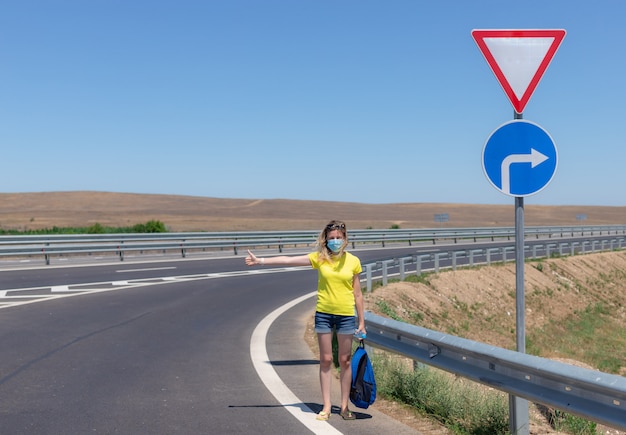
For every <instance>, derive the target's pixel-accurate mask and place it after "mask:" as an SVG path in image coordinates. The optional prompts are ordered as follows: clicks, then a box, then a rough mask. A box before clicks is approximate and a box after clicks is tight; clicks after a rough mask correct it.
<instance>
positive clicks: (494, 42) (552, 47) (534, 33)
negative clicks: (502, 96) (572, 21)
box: [472, 29, 565, 113]
mask: <svg viewBox="0 0 626 435" xmlns="http://www.w3.org/2000/svg"><path fill="white" fill-rule="evenodd" d="M472 37H473V38H474V41H476V44H477V45H478V48H479V49H480V51H481V53H482V54H483V56H484V57H485V59H486V60H487V63H488V64H489V66H490V67H491V70H492V71H493V73H494V74H495V75H496V78H497V79H498V82H500V85H501V86H502V88H503V89H504V92H505V93H506V95H507V97H509V100H510V101H511V104H512V105H513V108H514V109H515V111H516V112H517V113H522V112H523V111H524V107H526V104H527V103H528V101H529V100H530V97H531V96H532V94H533V92H534V91H535V88H536V87H537V85H538V84H539V81H540V80H541V77H542V76H543V73H544V72H545V71H546V69H548V65H549V64H550V61H552V58H553V57H554V55H555V53H556V51H557V49H558V48H559V45H561V42H562V41H563V38H565V30H563V29H556V30H472Z"/></svg>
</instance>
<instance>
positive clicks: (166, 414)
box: [0, 250, 414, 434]
mask: <svg viewBox="0 0 626 435" xmlns="http://www.w3.org/2000/svg"><path fill="white" fill-rule="evenodd" d="M390 255H394V254H393V253H391V252H390V251H389V250H387V251H384V252H383V253H380V252H376V251H366V252H363V253H361V254H360V256H361V257H362V260H364V261H371V260H372V259H374V258H377V257H381V256H383V257H385V258H386V257H388V256H390ZM315 284H316V273H315V271H313V270H300V269H290V270H288V271H285V270H270V269H258V268H247V267H246V266H245V265H244V264H243V258H242V257H237V258H223V259H219V258H213V259H182V260H181V259H173V260H172V259H170V260H164V261H158V262H156V261H155V262H148V263H137V262H132V260H130V259H127V261H125V262H124V263H112V264H103V263H101V264H99V265H87V264H81V265H74V266H73V265H71V264H67V265H65V266H64V267H55V266H47V267H46V266H42V267H37V268H27V267H24V265H21V266H20V267H16V268H14V269H12V270H0V352H1V353H0V355H1V362H0V434H68V433H72V434H79V433H81V434H82V433H105V434H113V433H115V434H139V433H142V434H144V433H145V434H173V433H181V434H205V433H211V434H212V433H215V434H226V433H262V434H270V433H271V434H275V433H285V434H295V433H307V432H308V431H307V429H306V428H307V427H308V424H307V422H310V423H311V425H312V426H315V427H314V428H312V429H311V428H309V429H311V430H312V431H314V432H316V433H342V432H341V431H345V433H350V432H353V431H354V429H356V428H357V427H358V428H359V430H358V432H359V433H381V431H382V432H389V431H394V432H397V433H414V432H413V431H410V430H409V429H408V428H406V427H404V426H402V425H398V424H397V423H395V422H393V421H392V420H389V419H388V418H386V417H385V416H383V415H380V414H379V413H377V412H376V411H375V409H372V408H370V409H369V410H367V411H364V412H363V413H359V417H360V419H359V420H357V421H356V422H344V421H342V420H341V419H340V418H339V416H338V415H337V416H333V417H335V418H331V421H330V424H324V425H323V426H319V424H317V423H313V422H314V412H316V411H317V410H318V409H319V408H318V407H319V385H318V380H317V359H316V358H317V356H315V355H312V354H311V352H310V350H309V349H308V347H306V345H305V344H304V342H303V340H302V336H303V333H304V329H303V328H304V326H303V322H304V320H305V318H306V315H307V313H308V314H309V315H310V313H311V312H312V307H313V305H311V304H312V299H308V301H309V302H307V301H304V302H302V303H301V304H298V305H296V306H295V307H293V308H292V309H290V310H288V311H286V312H285V313H284V314H282V315H281V316H279V317H278V318H277V319H276V320H275V321H274V322H273V323H272V324H271V327H270V329H269V331H268V336H267V337H268V338H267V352H268V356H269V359H270V361H271V364H272V366H273V368H274V369H275V370H276V372H277V373H278V374H279V376H280V378H281V379H284V382H285V383H286V384H287V388H288V389H290V391H293V392H294V394H296V396H297V397H298V401H297V402H298V403H292V404H284V403H281V402H280V401H279V400H278V399H277V398H276V397H275V395H274V394H273V393H272V391H271V389H272V388H270V387H269V386H268V385H266V383H264V381H263V380H262V379H261V378H260V376H259V374H258V373H257V371H256V370H255V367H254V365H253V361H252V359H251V350H250V345H251V337H252V334H253V332H254V331H255V328H257V325H259V323H260V322H262V321H263V320H264V319H266V318H267V316H268V314H270V313H272V312H273V311H275V310H276V309H277V307H281V306H283V305H284V304H287V303H289V302H290V301H293V300H294V299H296V298H298V297H301V296H303V295H306V294H309V293H311V292H313V291H314V290H315ZM68 295H72V297H65V296H68ZM290 407H296V408H298V409H299V410H300V412H301V413H302V414H306V415H305V416H304V420H303V421H304V423H303V422H302V421H300V420H299V419H298V418H296V417H294V414H293V412H290ZM307 419H308V420H307ZM348 423H352V424H358V425H360V426H354V425H353V426H346V424H348ZM396 425H397V426H396ZM335 426H337V427H338V428H339V431H335V429H334V427H335ZM318 427H322V429H317V428H318ZM383 428H386V429H385V430H383ZM333 431H335V432H333Z"/></svg>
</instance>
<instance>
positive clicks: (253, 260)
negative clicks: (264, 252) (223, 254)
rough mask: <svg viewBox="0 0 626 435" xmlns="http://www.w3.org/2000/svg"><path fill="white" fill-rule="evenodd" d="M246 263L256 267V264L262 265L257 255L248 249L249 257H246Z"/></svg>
mask: <svg viewBox="0 0 626 435" xmlns="http://www.w3.org/2000/svg"><path fill="white" fill-rule="evenodd" d="M245 261H246V264H247V265H248V266H254V265H256V264H259V263H260V261H259V259H258V258H257V257H256V255H254V254H253V253H252V251H250V250H249V249H248V256H247V257H246V260H245Z"/></svg>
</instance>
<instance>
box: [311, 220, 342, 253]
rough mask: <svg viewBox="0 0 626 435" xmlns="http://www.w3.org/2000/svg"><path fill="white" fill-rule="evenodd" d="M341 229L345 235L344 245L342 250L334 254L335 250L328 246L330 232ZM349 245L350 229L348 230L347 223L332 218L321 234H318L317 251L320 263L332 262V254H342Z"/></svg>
mask: <svg viewBox="0 0 626 435" xmlns="http://www.w3.org/2000/svg"><path fill="white" fill-rule="evenodd" d="M335 230H339V231H340V232H341V234H342V235H343V245H342V246H341V250H340V251H339V252H338V253H337V254H333V252H332V251H331V250H330V249H329V248H328V246H326V242H327V241H328V233H330V232H331V231H335ZM346 246H348V231H347V230H346V224H345V223H344V222H342V221H338V220H332V221H330V222H328V223H327V224H326V226H325V227H324V229H323V230H322V231H321V232H320V234H319V236H317V243H316V247H317V253H318V259H319V262H320V263H323V262H325V261H326V262H329V263H330V262H332V261H333V260H332V256H333V255H335V256H341V255H343V252H344V250H345V249H346Z"/></svg>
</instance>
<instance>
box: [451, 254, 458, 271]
mask: <svg viewBox="0 0 626 435" xmlns="http://www.w3.org/2000/svg"><path fill="white" fill-rule="evenodd" d="M456 254H457V251H452V252H450V256H451V257H452V270H456Z"/></svg>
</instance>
